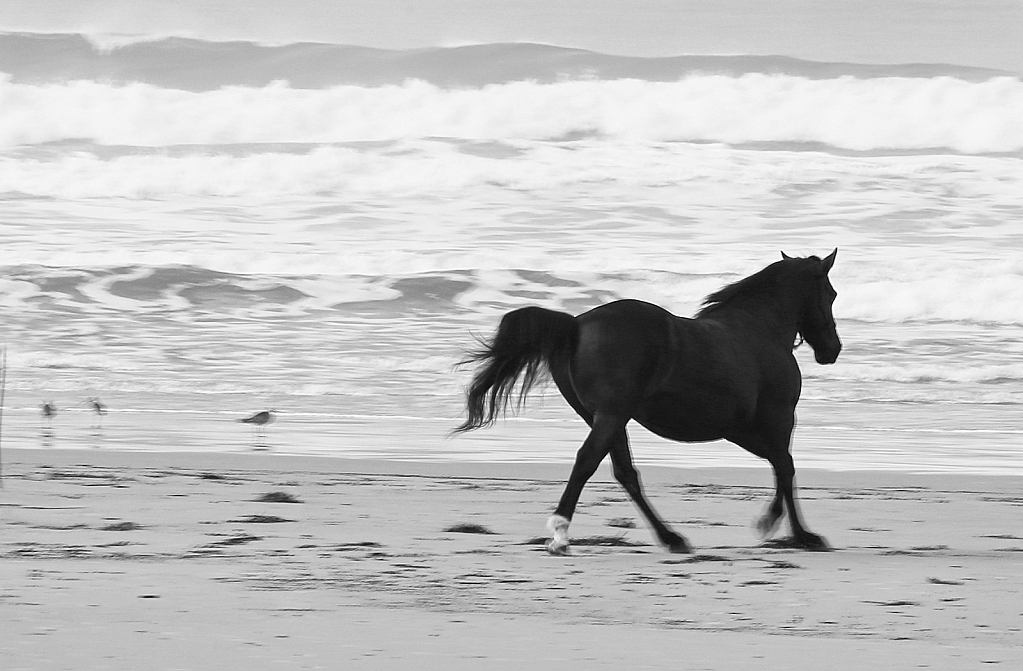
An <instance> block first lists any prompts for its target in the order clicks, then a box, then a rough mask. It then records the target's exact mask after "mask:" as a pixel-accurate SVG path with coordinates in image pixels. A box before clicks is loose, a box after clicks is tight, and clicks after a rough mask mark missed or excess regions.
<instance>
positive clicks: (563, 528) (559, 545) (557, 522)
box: [547, 515, 569, 555]
mask: <svg viewBox="0 0 1023 671" xmlns="http://www.w3.org/2000/svg"><path fill="white" fill-rule="evenodd" d="M568 525H569V521H568V518H567V517H563V516H561V515H551V516H550V518H549V519H548V520H547V529H548V530H549V531H550V532H551V533H552V534H553V535H554V538H552V539H551V540H550V541H549V542H548V543H547V552H550V553H551V554H552V555H563V554H567V553H568Z"/></svg>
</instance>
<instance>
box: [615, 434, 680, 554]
mask: <svg viewBox="0 0 1023 671" xmlns="http://www.w3.org/2000/svg"><path fill="white" fill-rule="evenodd" d="M611 464H612V465H613V466H614V474H615V479H616V480H617V481H618V483H619V484H621V486H622V487H623V488H624V489H625V491H626V492H628V493H629V496H630V497H631V498H632V502H633V503H635V504H636V507H637V508H639V510H640V512H641V513H643V517H645V518H646V519H647V522H649V523H650V526H651V527H653V529H654V533H655V534H657V540H659V541H660V542H661V544H662V545H664V547H666V548H668V552H673V553H684V552H690V548H689V543H687V542H686V539H685V537H683V536H681V535H679V534H677V533H675V532H674V531H673V530H672V529H671V528H670V527H668V525H667V524H665V523H664V521H663V520H662V519H661V518H660V517H659V516H658V515H657V513H656V512H654V509H653V507H652V506H651V505H650V503H649V502H648V501H647V500H646V497H645V496H644V495H643V486H642V485H641V484H640V480H639V471H637V470H636V466H635V465H634V464H633V463H632V452H631V451H630V450H629V439H628V436H627V435H626V436H625V440H623V441H621V442H616V443H615V444H614V446H613V447H612V448H611Z"/></svg>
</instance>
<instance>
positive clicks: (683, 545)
mask: <svg viewBox="0 0 1023 671" xmlns="http://www.w3.org/2000/svg"><path fill="white" fill-rule="evenodd" d="M664 546H665V547H666V548H668V552H670V553H671V554H673V555H687V554H689V553H690V552H692V551H693V550H692V548H690V547H689V543H687V542H686V539H685V538H682V537H681V536H675V538H672V539H670V540H669V541H668V542H667V543H665V544H664Z"/></svg>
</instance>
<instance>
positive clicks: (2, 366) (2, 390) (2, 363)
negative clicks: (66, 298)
mask: <svg viewBox="0 0 1023 671" xmlns="http://www.w3.org/2000/svg"><path fill="white" fill-rule="evenodd" d="M6 392H7V346H6V345H4V349H3V354H0V489H3V488H4V461H3V451H2V448H3V435H4V395H5V394H6Z"/></svg>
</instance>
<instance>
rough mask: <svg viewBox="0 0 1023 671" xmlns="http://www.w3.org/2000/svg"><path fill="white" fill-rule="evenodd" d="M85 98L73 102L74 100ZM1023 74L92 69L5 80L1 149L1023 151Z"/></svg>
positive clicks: (0, 94)
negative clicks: (416, 142) (347, 145)
mask: <svg viewBox="0 0 1023 671" xmlns="http://www.w3.org/2000/svg"><path fill="white" fill-rule="evenodd" d="M72 109H73V110H75V113H74V114H67V110H72ZM1020 118H1023V82H1021V81H1020V80H1018V79H1014V78H1011V77H1001V78H995V79H990V80H988V81H983V82H966V81H963V80H960V79H955V78H951V77H936V78H932V79H914V78H898V77H891V78H880V79H856V78H853V77H840V78H837V79H824V80H817V79H807V78H803V77H794V76H788V75H763V74H746V75H742V76H738V77H729V76H721V75H692V76H687V77H685V78H683V79H681V80H680V81H677V82H648V81H640V80H612V81H567V82H560V83H553V84H537V83H532V82H511V83H507V84H497V85H489V86H485V87H482V88H478V89H444V88H440V87H438V86H435V85H432V84H428V83H426V82H422V81H409V82H406V83H405V84H404V85H401V86H380V87H373V88H369V87H360V86H335V87H332V88H328V89H321V90H306V89H292V88H289V87H288V86H287V85H285V84H283V83H278V84H274V85H270V86H266V87H263V88H245V87H237V86H232V87H224V88H221V89H219V90H214V91H207V92H201V93H192V92H187V91H182V90H174V89H164V88H159V87H155V86H151V85H147V84H130V85H124V86H111V85H107V84H103V83H99V82H93V81H73V82H67V83H63V84H45V85H31V84H20V83H13V82H12V81H11V79H10V78H9V77H4V78H3V79H0V129H2V131H0V147H13V146H18V145H24V144H38V143H42V142H53V141H59V140H66V139H69V138H88V139H90V140H93V141H95V142H98V143H101V144H108V145H142V146H166V145H176V144H230V143H252V142H355V141H366V140H392V139H401V138H417V137H433V136H446V137H459V138H478V139H495V140H508V139H549V138H559V137H565V136H569V135H573V134H580V133H595V134H599V135H602V136H606V137H610V138H621V139H628V140H645V141H650V140H656V141H707V142H727V143H731V144H739V143H751V142H812V143H822V144H825V145H828V146H832V147H837V148H841V149H849V150H864V151H865V150H878V149H896V150H921V149H933V148H949V149H952V150H954V151H959V152H963V153H990V152H1018V151H1020V150H1023V127H1021V126H1020V124H1019V119H1020Z"/></svg>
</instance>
